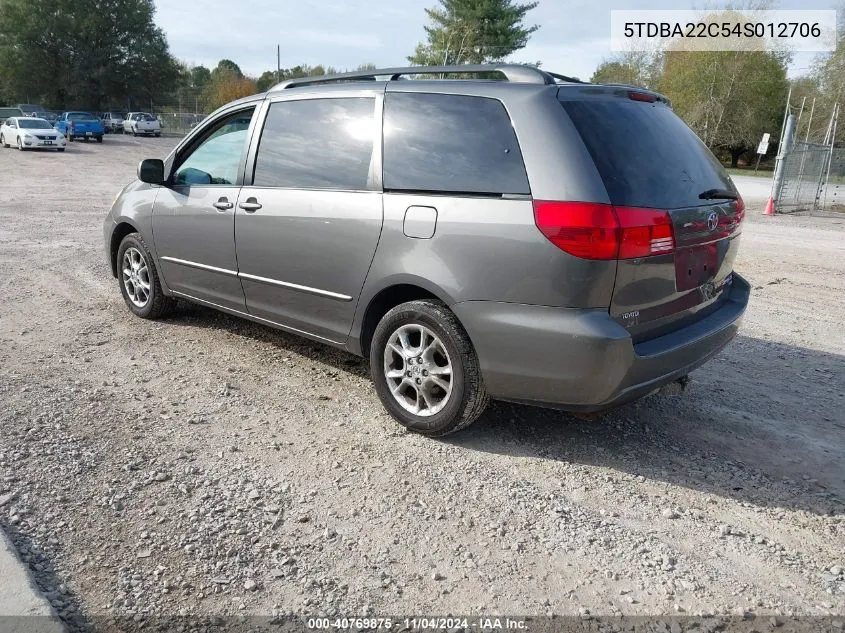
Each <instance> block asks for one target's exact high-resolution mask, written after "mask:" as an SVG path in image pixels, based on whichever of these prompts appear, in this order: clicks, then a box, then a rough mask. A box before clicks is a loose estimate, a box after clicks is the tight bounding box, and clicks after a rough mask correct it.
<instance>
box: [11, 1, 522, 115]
mask: <svg viewBox="0 0 845 633" xmlns="http://www.w3.org/2000/svg"><path fill="white" fill-rule="evenodd" d="M439 2H440V6H439V7H438V8H434V9H428V10H427V14H428V17H429V19H430V21H431V24H430V25H429V26H427V27H426V34H427V41H426V42H423V43H421V44H420V45H419V46H417V48H416V50H415V52H414V53H413V55H411V56H410V57H409V58H408V59H409V61H410V62H411V63H414V64H434V63H438V64H443V63H449V64H455V63H474V62H486V61H496V60H501V59H505V58H506V57H507V56H508V55H510V54H511V53H513V52H515V51H517V50H519V49H521V48H522V47H524V46H525V44H526V43H527V41H528V38H529V37H530V35H531V33H533V32H534V31H536V30H537V28H538V27H537V26H524V25H523V19H524V17H525V15H526V13H527V12H528V11H530V10H531V9H533V8H534V7H535V6H537V3H536V2H531V3H528V4H518V3H515V2H514V1H513V0H485V1H484V2H478V1H477V0H439ZM154 18H155V6H154V3H153V0H0V104H3V103H15V102H27V103H40V104H42V105H44V106H45V107H48V108H53V109H59V110H62V109H68V108H89V109H92V110H107V109H110V108H120V109H135V108H143V109H147V108H150V109H154V108H155V106H156V104H159V105H160V104H163V103H167V104H170V105H171V106H173V105H175V104H180V105H181V106H183V107H184V109H185V110H192V109H196V110H199V111H201V112H208V111H210V110H213V109H214V108H216V107H218V106H220V105H223V104H225V103H227V102H228V101H231V100H232V99H236V98H239V97H243V96H247V95H250V94H254V93H256V92H263V91H265V90H267V89H268V88H270V87H271V86H273V85H274V84H276V83H277V82H280V81H284V80H285V79H292V78H298V77H308V76H316V75H326V74H332V73H334V72H339V71H341V70H346V69H337V68H334V67H332V66H324V65H321V64H318V65H316V66H310V65H307V64H300V65H297V66H294V67H291V68H283V69H272V70H267V71H265V72H264V73H262V74H261V75H260V76H258V77H250V76H248V75H246V74H245V73H244V72H242V70H241V68H240V67H239V66H238V65H237V64H236V63H235V62H233V61H232V60H229V59H222V60H220V62H219V63H218V64H217V66H216V67H214V68H207V67H205V66H202V65H199V66H192V65H189V64H186V63H184V62H180V61H179V60H177V59H176V58H175V57H174V56H173V55H172V54H171V52H170V49H169V47H168V44H167V39H166V37H165V34H164V32H163V31H162V30H161V29H160V28H158V27H157V26H156V24H155V20H154ZM374 68H375V65H373V64H361V65H359V66H357V67H353V68H351V69H350V70H369V69H374Z"/></svg>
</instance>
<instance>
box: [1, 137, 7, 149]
mask: <svg viewBox="0 0 845 633" xmlns="http://www.w3.org/2000/svg"><path fill="white" fill-rule="evenodd" d="M0 147H5V148H8V147H9V144H8V143H7V142H6V139H5V138H3V135H2V134H0Z"/></svg>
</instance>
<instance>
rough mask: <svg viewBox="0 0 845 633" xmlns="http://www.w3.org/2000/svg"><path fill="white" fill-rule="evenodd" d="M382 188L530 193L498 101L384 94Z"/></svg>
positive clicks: (513, 139) (454, 96)
mask: <svg viewBox="0 0 845 633" xmlns="http://www.w3.org/2000/svg"><path fill="white" fill-rule="evenodd" d="M384 189H385V190H393V191H422V192H436V193H466V194H492V195H497V194H528V193H530V188H529V186H528V178H527V176H526V174H525V165H524V163H523V161H522V153H521V152H520V149H519V143H518V142H517V138H516V134H515V133H514V130H513V126H512V125H511V121H510V117H509V116H508V113H507V111H506V110H505V107H504V105H503V104H502V102H501V101H498V100H497V99H490V98H487V97H475V96H464V95H445V94H429V93H388V94H387V95H386V96H385V105H384Z"/></svg>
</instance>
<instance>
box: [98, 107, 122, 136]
mask: <svg viewBox="0 0 845 633" xmlns="http://www.w3.org/2000/svg"><path fill="white" fill-rule="evenodd" d="M124 120H126V113H125V112H119V111H112V112H106V113H105V115H104V116H103V127H105V128H106V131H108V132H120V133H123V121H124Z"/></svg>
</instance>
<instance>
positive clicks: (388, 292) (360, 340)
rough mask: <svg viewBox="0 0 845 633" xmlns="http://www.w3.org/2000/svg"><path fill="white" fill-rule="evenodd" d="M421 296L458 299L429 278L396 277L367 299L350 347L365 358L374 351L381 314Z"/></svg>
mask: <svg viewBox="0 0 845 633" xmlns="http://www.w3.org/2000/svg"><path fill="white" fill-rule="evenodd" d="M417 299H436V300H439V301H441V302H443V303H444V304H446V305H447V306H449V305H451V304H453V303H454V301H452V299H451V298H450V297H449V296H448V295H447V294H446V293H445V292H443V290H442V289H440V288H438V287H436V286H435V285H433V284H432V283H431V282H429V281H428V280H425V279H418V278H413V279H396V280H393V281H392V282H390V283H388V284H387V285H384V286H383V287H382V288H381V289H379V290H378V291H376V292H375V293H374V294H373V295H372V296H371V297H370V298H369V300H368V301H367V303H366V308H365V309H364V310H363V311H361V317H360V322H359V324H358V327H357V328H353V332H352V335H351V336H350V339H349V344H348V347H349V349H350V351H352V352H353V353H355V354H360V355H361V356H364V357H365V358H368V357H369V354H370V343H371V342H372V338H373V333H374V332H375V329H376V326H377V325H378V324H379V321H381V318H382V317H383V316H384V315H385V314H387V313H388V312H389V311H390V310H392V309H393V308H395V307H396V306H398V305H400V304H402V303H406V302H408V301H414V300H417Z"/></svg>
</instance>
